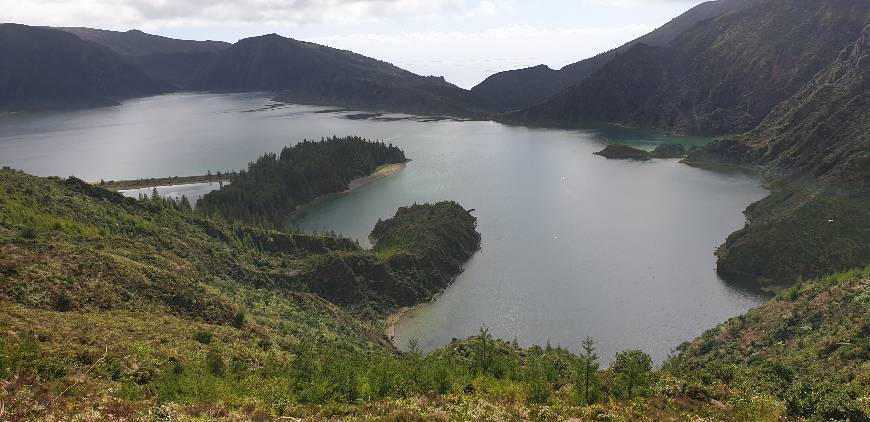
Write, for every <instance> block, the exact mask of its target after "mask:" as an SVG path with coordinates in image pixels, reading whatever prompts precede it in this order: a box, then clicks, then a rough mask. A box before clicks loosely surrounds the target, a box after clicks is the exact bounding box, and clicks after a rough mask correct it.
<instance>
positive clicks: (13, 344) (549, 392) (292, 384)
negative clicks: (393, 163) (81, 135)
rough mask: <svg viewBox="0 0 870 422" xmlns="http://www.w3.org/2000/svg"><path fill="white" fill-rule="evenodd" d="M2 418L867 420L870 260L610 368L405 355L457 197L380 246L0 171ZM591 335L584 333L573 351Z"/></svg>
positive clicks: (489, 355)
mask: <svg viewBox="0 0 870 422" xmlns="http://www.w3.org/2000/svg"><path fill="white" fill-rule="evenodd" d="M0 186H2V189H0V245H2V255H0V307H2V308H3V310H4V311H3V312H2V313H0V328H2V330H0V379H2V380H3V381H2V382H3V384H2V385H3V388H2V390H0V403H2V406H0V409H2V410H0V411H2V412H3V415H2V416H3V418H4V419H8V420H33V419H49V418H55V419H69V418H74V417H75V418H80V419H92V420H100V419H128V420H167V419H173V418H174V419H181V420H184V419H196V418H200V419H202V418H204V419H206V420H208V419H254V420H270V419H273V418H276V417H278V416H293V417H306V418H311V419H334V418H348V419H386V420H456V419H459V420H469V419H480V418H485V419H488V420H489V419H492V420H529V419H538V420H561V419H567V418H580V419H587V420H602V419H604V420H626V419H638V418H641V419H647V420H661V419H667V418H676V419H679V420H697V419H703V420H720V419H724V420H748V419H754V420H778V418H779V417H780V416H783V417H785V416H788V417H791V418H800V417H807V418H814V419H820V420H821V419H825V420H827V419H829V418H834V419H850V420H867V418H868V415H870V407H868V406H870V394H868V391H870V378H868V376H867V374H868V373H870V368H868V362H870V359H868V358H870V356H868V350H870V344H868V340H867V338H868V336H867V333H868V330H870V323H868V321H867V320H866V318H865V317H866V315H868V314H870V299H868V294H870V293H868V290H867V289H868V286H870V269H868V270H864V271H860V272H852V273H844V274H840V275H837V276H832V277H827V278H823V279H820V280H814V281H806V282H803V283H802V284H801V285H799V286H798V287H796V288H794V289H791V290H788V291H785V292H782V293H781V294H780V295H779V296H778V297H777V298H776V299H774V300H772V301H771V302H770V303H768V304H766V305H764V306H762V307H760V308H758V309H756V310H753V311H751V312H749V313H748V314H746V315H744V316H741V317H738V318H735V319H732V320H731V321H728V322H726V323H724V324H722V325H721V326H719V327H717V328H715V329H713V330H711V331H710V332H708V333H706V334H704V335H703V336H702V337H700V338H699V339H697V340H695V341H694V342H692V343H690V344H685V345H683V346H681V347H680V349H679V350H680V353H679V354H678V355H676V356H675V357H674V358H672V359H670V360H669V361H668V362H666V363H665V364H664V365H663V366H662V368H660V369H658V368H654V367H653V366H652V362H651V360H650V358H649V356H647V355H646V354H644V353H643V352H642V351H639V350H630V351H625V352H623V353H620V354H619V355H618V356H617V357H616V359H615V361H614V363H613V364H612V365H611V366H610V367H609V368H606V369H604V368H601V367H600V366H599V362H598V358H597V356H596V354H595V350H594V342H593V341H591V340H587V341H585V342H584V343H583V346H584V350H585V351H586V352H585V353H583V354H581V355H580V356H578V355H575V354H572V353H570V352H568V351H567V350H565V349H564V348H562V347H559V346H550V345H547V346H546V347H532V348H528V349H524V348H521V347H519V346H518V345H516V344H511V343H508V342H504V341H500V340H495V339H493V338H492V337H491V336H490V335H489V334H488V332H487V331H486V330H485V329H482V330H481V334H480V335H479V336H476V337H474V338H471V339H467V340H462V341H456V342H454V343H452V344H450V345H448V346H446V347H444V348H442V349H439V350H436V351H434V352H432V353H429V354H423V353H420V352H419V350H418V349H417V348H416V346H415V345H414V344H411V345H410V352H408V353H400V352H398V351H396V350H395V349H394V348H393V346H392V345H391V344H390V343H389V341H388V339H387V338H386V337H385V336H384V334H383V331H384V330H383V329H384V322H383V321H384V317H385V315H386V314H387V313H388V312H391V311H394V310H396V309H397V308H398V307H400V306H405V305H407V304H412V303H419V302H421V301H423V300H425V298H426V297H428V296H430V295H431V294H433V293H434V292H436V291H438V290H440V289H442V288H444V287H446V285H447V284H448V283H449V281H450V279H451V278H452V277H453V276H455V275H456V274H458V272H459V271H460V265H461V263H462V262H464V261H465V260H467V259H468V257H470V256H471V254H472V253H474V251H475V250H477V248H478V247H479V242H480V237H479V235H478V234H477V233H476V232H475V230H474V226H475V219H474V217H472V216H470V214H469V213H468V212H467V211H465V210H463V209H462V208H461V207H460V206H459V205H457V204H455V203H450V202H444V203H438V204H432V205H414V206H411V207H407V208H402V209H400V210H399V211H398V212H397V213H396V216H395V217H394V218H392V219H388V220H385V221H382V222H379V223H378V224H377V225H376V226H375V228H374V230H373V232H372V238H373V239H374V240H375V242H376V243H375V247H374V248H373V250H371V251H366V250H362V249H360V248H359V247H358V246H357V245H356V244H355V242H352V241H349V240H347V239H342V238H338V237H332V236H323V235H317V234H299V233H287V232H281V231H275V230H267V229H262V228H255V227H251V226H246V225H242V224H235V223H227V222H225V221H223V220H221V219H216V218H211V217H205V216H203V215H201V214H198V213H193V212H191V211H188V210H186V209H183V208H182V207H179V206H178V205H177V204H175V203H173V202H171V201H166V200H163V199H159V198H158V199H147V200H134V199H130V198H123V197H121V196H120V195H118V194H115V193H113V192H110V191H107V190H104V189H101V188H99V187H94V186H91V185H88V184H87V183H84V182H82V181H80V180H77V179H73V178H70V179H67V180H60V179H56V178H51V179H46V178H37V177H33V176H29V175H26V174H23V173H19V172H14V171H0ZM580 340H581V339H578V343H579V342H580Z"/></svg>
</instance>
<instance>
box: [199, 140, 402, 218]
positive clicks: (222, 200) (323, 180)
mask: <svg viewBox="0 0 870 422" xmlns="http://www.w3.org/2000/svg"><path fill="white" fill-rule="evenodd" d="M405 161H407V159H406V158H405V153H404V152H403V151H402V150H401V149H399V148H398V147H395V146H393V145H392V144H389V145H388V144H385V143H384V142H375V141H369V140H366V139H364V138H361V137H359V136H348V137H343V138H339V137H336V136H333V137H331V138H324V139H321V140H320V141H309V140H303V141H302V142H300V143H298V144H296V145H294V146H290V147H285V148H284V149H282V150H281V152H280V153H279V154H275V153H266V154H263V155H262V156H260V157H259V158H258V159H257V160H256V161H254V162H252V163H249V164H248V169H247V170H242V171H240V172H238V174H235V175H231V179H230V180H231V183H230V184H229V185H226V186H224V187H223V188H222V189H220V190H217V191H213V192H210V193H208V194H206V195H205V196H203V197H202V198H200V200H199V201H198V202H197V210H198V211H200V212H203V213H206V214H209V215H219V216H222V217H224V218H227V219H230V220H236V221H243V222H246V223H250V224H256V225H263V226H272V227H274V226H278V227H283V226H286V225H287V223H288V222H289V220H290V217H291V215H292V213H293V212H294V211H295V210H296V209H297V208H298V207H299V206H300V205H302V204H305V203H307V202H310V201H312V200H313V199H315V198H317V197H318V196H321V195H325V194H329V193H336V192H341V191H344V190H345V189H347V187H348V184H349V183H350V182H351V181H352V180H354V179H356V178H359V177H364V176H367V175H369V174H371V173H372V172H373V171H375V170H376V169H377V168H378V167H380V166H382V165H386V164H397V163H403V162H405Z"/></svg>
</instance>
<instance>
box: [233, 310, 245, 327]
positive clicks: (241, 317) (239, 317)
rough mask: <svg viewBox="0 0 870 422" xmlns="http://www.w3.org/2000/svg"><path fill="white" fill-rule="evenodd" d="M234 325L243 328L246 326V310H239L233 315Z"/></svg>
mask: <svg viewBox="0 0 870 422" xmlns="http://www.w3.org/2000/svg"><path fill="white" fill-rule="evenodd" d="M232 324H233V327H236V328H239V329H241V328H242V327H244V326H245V311H238V312H236V314H235V315H234V316H233V322H232Z"/></svg>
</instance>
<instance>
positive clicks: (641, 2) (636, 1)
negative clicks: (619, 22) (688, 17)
mask: <svg viewBox="0 0 870 422" xmlns="http://www.w3.org/2000/svg"><path fill="white" fill-rule="evenodd" d="M585 1H586V2H587V3H590V4H593V5H597V6H607V7H621V8H625V7H637V6H647V5H650V4H656V3H672V4H673V3H683V4H698V3H703V2H704V1H707V0H585Z"/></svg>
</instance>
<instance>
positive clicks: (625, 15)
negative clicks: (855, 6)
mask: <svg viewBox="0 0 870 422" xmlns="http://www.w3.org/2000/svg"><path fill="white" fill-rule="evenodd" d="M701 2H702V1H700V0H537V1H533V0H23V1H22V0H0V22H15V23H22V24H27V25H49V26H86V27H91V28H100V29H111V30H119V31H126V30H129V29H139V30H142V31H145V32H148V33H152V34H158V35H163V36H168V37H173V38H184V39H196V40H206V39H212V40H221V41H228V42H235V41H237V40H239V39H241V38H245V37H250V36H255V35H262V34H267V33H277V34H280V35H283V36H286V37H291V38H296V39H300V40H305V41H311V42H315V43H318V44H325V45H329V46H331V47H336V48H342V49H347V50H352V51H355V52H357V53H360V54H364V55H366V56H370V57H374V58H377V59H381V60H385V61H388V62H390V63H393V64H395V65H397V66H399V67H402V68H405V69H407V70H410V71H412V72H415V73H419V74H422V75H436V76H444V77H445V78H446V79H447V80H448V81H450V82H452V83H455V84H457V85H459V86H461V87H464V88H471V87H472V86H474V85H476V84H477V83H479V82H480V81H482V80H483V79H485V78H486V77H487V76H489V75H491V74H493V73H496V72H499V71H503V70H510V69H517V68H522V67H528V66H535V65H538V64H546V65H548V66H550V67H551V68H554V69H558V68H560V67H562V66H564V65H567V64H570V63H573V62H576V61H578V60H582V59H584V58H588V57H591V56H594V55H595V54H597V53H600V52H602V51H606V50H609V49H611V48H614V47H618V46H619V45H621V44H623V43H625V42H627V41H630V40H632V39H634V38H637V37H639V36H641V35H643V34H645V33H647V32H649V31H651V30H653V29H655V28H656V27H658V26H661V25H662V24H664V23H666V22H667V21H669V20H670V19H672V18H674V17H676V16H678V15H680V14H681V13H682V12H684V11H686V10H688V9H689V8H690V7H692V6H694V5H696V4H698V3H701Z"/></svg>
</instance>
